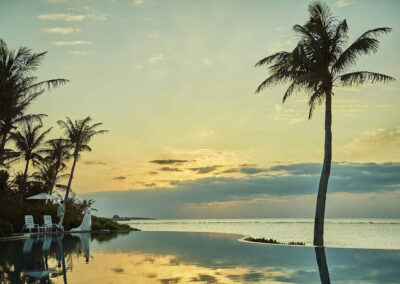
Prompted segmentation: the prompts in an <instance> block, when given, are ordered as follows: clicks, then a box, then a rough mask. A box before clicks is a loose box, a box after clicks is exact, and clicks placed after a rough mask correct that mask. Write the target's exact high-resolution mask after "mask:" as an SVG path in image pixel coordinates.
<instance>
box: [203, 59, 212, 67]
mask: <svg viewBox="0 0 400 284" xmlns="http://www.w3.org/2000/svg"><path fill="white" fill-rule="evenodd" d="M203 64H204V65H211V61H210V60H209V59H207V58H204V59H203Z"/></svg>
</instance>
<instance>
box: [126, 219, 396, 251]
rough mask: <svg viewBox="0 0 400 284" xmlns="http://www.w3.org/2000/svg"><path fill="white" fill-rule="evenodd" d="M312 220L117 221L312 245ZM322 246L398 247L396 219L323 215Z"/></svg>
mask: <svg viewBox="0 0 400 284" xmlns="http://www.w3.org/2000/svg"><path fill="white" fill-rule="evenodd" d="M313 222H314V219H312V218H293V219H287V218H285V219H284V218H281V219H280V218H274V219H168V220H167V219H162V220H131V221H124V222H121V223H126V224H129V225H130V226H131V227H133V228H137V229H140V230H142V231H177V232H182V231H183V232H215V233H234V234H240V235H245V236H251V237H254V238H268V239H270V238H272V239H275V240H277V241H279V242H291V241H296V242H304V243H305V244H306V245H312V240H313V227H314V224H313ZM325 246H326V247H340V248H369V249H400V219H350V218H343V219H336V218H335V219H334V218H330V219H326V220H325Z"/></svg>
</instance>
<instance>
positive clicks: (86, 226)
mask: <svg viewBox="0 0 400 284" xmlns="http://www.w3.org/2000/svg"><path fill="white" fill-rule="evenodd" d="M91 230H92V215H91V210H90V208H88V209H86V210H85V215H84V216H83V219H82V223H81V225H80V226H79V227H78V228H73V229H71V232H87V231H91Z"/></svg>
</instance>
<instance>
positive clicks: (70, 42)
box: [53, 40, 93, 46]
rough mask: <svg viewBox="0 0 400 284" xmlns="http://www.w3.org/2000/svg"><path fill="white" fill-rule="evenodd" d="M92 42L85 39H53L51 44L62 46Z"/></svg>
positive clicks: (89, 43)
mask: <svg viewBox="0 0 400 284" xmlns="http://www.w3.org/2000/svg"><path fill="white" fill-rule="evenodd" d="M91 44H93V42H91V41H85V40H73V41H54V42H53V45H56V46H63V45H91Z"/></svg>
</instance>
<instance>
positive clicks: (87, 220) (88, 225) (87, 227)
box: [57, 201, 92, 232]
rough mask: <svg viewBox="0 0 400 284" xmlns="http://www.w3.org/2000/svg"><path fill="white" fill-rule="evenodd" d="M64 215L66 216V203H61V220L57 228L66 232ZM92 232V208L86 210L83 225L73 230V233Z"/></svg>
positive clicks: (59, 213)
mask: <svg viewBox="0 0 400 284" xmlns="http://www.w3.org/2000/svg"><path fill="white" fill-rule="evenodd" d="M64 214H65V208H64V201H61V202H60V205H59V206H58V208H57V217H58V218H60V219H59V222H58V224H57V226H58V227H59V228H62V230H64V227H63V222H64ZM91 230H92V215H91V210H90V208H87V209H85V215H84V216H83V219H82V223H81V225H80V226H79V227H78V228H74V229H71V231H76V232H87V231H91Z"/></svg>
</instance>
